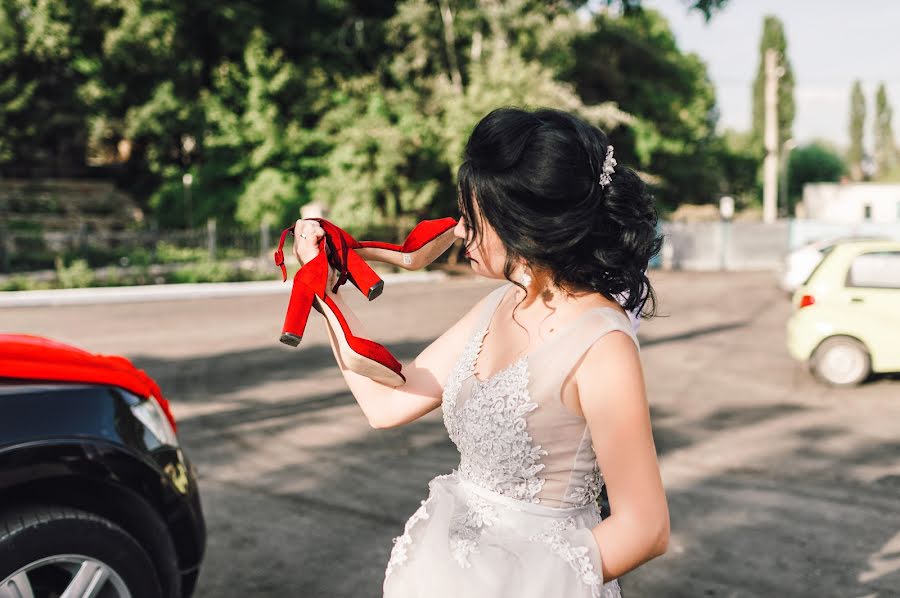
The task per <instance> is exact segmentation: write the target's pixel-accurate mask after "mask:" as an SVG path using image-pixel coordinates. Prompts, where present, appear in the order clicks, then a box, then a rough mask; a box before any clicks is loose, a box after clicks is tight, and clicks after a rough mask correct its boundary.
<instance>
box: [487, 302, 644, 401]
mask: <svg viewBox="0 0 900 598" xmlns="http://www.w3.org/2000/svg"><path fill="white" fill-rule="evenodd" d="M504 299H506V293H504V294H503V296H502V297H501V298H500V301H498V302H497V305H495V306H494V310H493V311H492V312H491V314H490V317H489V318H488V320H487V322H486V323H485V325H484V326H483V327H482V328H481V329H480V330H478V331H476V334H477V335H478V346H477V348H476V350H475V354H474V356H473V357H472V368H471V377H472V379H473V380H474V381H475V382H476V384H482V385H484V384H489V383H490V382H492V381H493V380H494V379H495V378H497V377H498V376H500V375H501V374H503V373H505V372H506V371H508V370H512V369H513V368H515V367H516V366H517V365H519V364H520V363H521V362H523V361H524V362H526V363H527V361H528V359H529V358H530V357H531V356H532V355H534V354H535V353H537V352H539V351H540V350H542V349H543V348H544V347H545V346H547V345H548V344H552V343H553V342H554V341H556V340H558V339H559V337H560V336H561V335H562V334H563V333H565V332H568V331H569V330H570V329H571V328H572V326H573V325H574V324H577V323H578V322H580V321H581V320H582V319H583V318H584V317H585V316H586V315H587V314H589V313H591V312H594V311H597V310H600V309H608V310H611V311H613V312H615V313H616V314H617V315H619V316H620V317H621V316H623V315H624V314H621V313H619V312H618V311H616V309H615V308H613V307H609V306H607V305H598V306H597V307H591V308H588V309H586V310H584V311H583V312H581V313H580V314H578V315H577V316H575V317H574V318H573V319H572V320H570V321H569V322H568V323H566V324H564V325H563V326H562V327H561V328H559V330H558V331H557V332H556V333H555V334H554V335H553V337H554V338H551V339H550V340H545V341H544V342H542V343H541V344H539V345H538V346H537V347H535V348H533V349H531V350H530V351H526V352H525V354H524V355H522V356H520V357H518V358H517V359H516V360H515V361H512V362H511V363H508V364H507V365H505V366H503V367H502V368H500V369H499V370H497V371H495V372H494V373H493V374H491V375H490V376H488V377H486V378H484V379H481V378H479V377H478V376H477V375H476V374H475V370H476V369H477V366H478V359H479V357H481V353H482V352H483V350H484V337H485V336H487V333H488V330H490V327H491V324H492V323H493V322H494V316H496V315H497V310H499V309H500V304H501V303H503V300H504ZM626 318H627V316H626Z"/></svg>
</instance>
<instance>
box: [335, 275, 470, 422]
mask: <svg viewBox="0 0 900 598" xmlns="http://www.w3.org/2000/svg"><path fill="white" fill-rule="evenodd" d="M328 295H329V297H331V298H332V300H334V302H335V303H336V304H337V306H338V308H339V309H340V310H341V312H342V313H343V314H344V317H345V318H346V320H347V323H348V324H349V326H350V329H351V330H352V331H353V333H354V334H355V335H356V336H360V337H363V338H370V337H369V336H368V333H367V332H366V327H365V325H364V323H363V322H361V321H360V320H359V318H358V317H357V316H356V314H354V313H353V311H352V310H351V309H350V308H349V307H348V306H347V304H346V303H344V301H343V300H342V299H341V297H340V296H339V293H331V292H330V289H329V291H328ZM483 302H484V298H482V299H481V300H480V301H478V303H476V305H475V306H474V307H473V308H472V309H470V310H469V311H468V313H466V314H465V315H464V316H463V317H462V318H460V319H459V321H457V322H456V323H455V324H454V325H453V326H451V327H450V329H448V330H447V331H446V332H444V333H443V334H442V335H441V336H439V337H438V338H437V339H436V340H435V341H434V342H432V343H431V344H430V345H428V346H427V347H426V348H425V349H424V350H423V351H422V352H421V353H419V355H418V356H417V357H416V358H415V359H413V360H412V362H410V363H408V364H405V365H404V366H403V375H404V376H405V377H406V383H405V384H403V385H402V386H399V387H397V388H391V387H390V386H387V385H384V384H381V383H379V382H375V381H374V380H372V379H370V378H367V377H365V376H362V375H360V374H357V373H356V372H353V371H351V370H348V369H347V368H346V367H344V365H343V363H342V362H341V359H340V353H339V350H338V345H337V339H336V337H335V336H334V331H333V330H331V328H330V327H328V326H326V328H327V330H328V335H329V340H330V342H331V348H332V351H333V352H334V356H335V359H336V360H337V363H338V367H340V369H341V373H343V374H344V379H345V380H346V381H347V386H349V387H350V392H351V393H353V397H354V398H355V399H356V402H357V403H359V406H360V407H361V408H362V410H363V413H364V414H365V416H366V419H368V421H369V425H371V426H372V427H373V428H391V427H395V426H400V425H403V424H406V423H409V422H411V421H414V420H416V419H418V418H420V417H422V416H423V415H425V414H426V413H428V412H430V411H432V410H433V409H435V408H436V407H438V406H439V405H440V404H441V398H442V395H443V392H444V389H443V385H444V382H445V381H446V380H447V377H448V376H449V375H450V370H451V368H452V367H453V364H454V362H455V361H456V359H457V358H458V356H459V354H460V352H461V351H462V350H463V348H464V346H465V343H466V342H467V341H468V339H469V336H470V335H471V333H472V328H473V327H474V325H475V320H476V317H477V314H478V313H479V311H480V309H481V306H482V304H483Z"/></svg>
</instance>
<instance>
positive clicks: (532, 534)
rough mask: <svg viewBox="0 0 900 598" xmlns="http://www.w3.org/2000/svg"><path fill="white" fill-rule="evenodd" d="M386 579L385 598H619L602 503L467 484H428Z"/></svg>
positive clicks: (454, 477)
mask: <svg viewBox="0 0 900 598" xmlns="http://www.w3.org/2000/svg"><path fill="white" fill-rule="evenodd" d="M429 490H430V492H429V495H428V498H427V499H425V500H423V501H422V504H421V506H420V507H419V509H418V510H417V511H416V512H415V513H413V515H412V516H411V517H410V518H409V520H408V521H407V523H406V526H405V529H404V533H403V534H402V535H401V536H399V537H397V538H395V539H394V547H393V549H392V551H391V558H390V561H389V562H388V566H387V570H386V572H385V579H384V596H385V598H426V597H427V598H451V597H452V598H461V597H468V596H473V597H479V598H506V597H509V598H546V597H548V596H565V597H566V598H581V597H584V598H618V597H619V596H620V595H621V594H620V592H619V585H618V583H617V582H615V581H613V582H611V583H608V584H605V585H604V584H603V583H602V569H601V567H600V551H599V549H598V547H597V543H596V541H595V539H594V536H593V534H592V533H591V529H592V528H593V527H594V526H596V525H597V523H599V521H600V516H599V509H598V508H597V507H596V506H595V505H587V506H584V507H577V508H554V507H549V506H545V505H540V504H533V503H528V502H525V501H521V500H516V499H514V498H510V497H508V496H503V495H500V494H497V493H495V492H493V491H491V490H488V489H485V488H483V487H481V486H477V485H475V484H473V483H471V482H469V481H468V480H464V479H461V478H460V477H459V476H458V474H457V473H456V472H454V473H452V474H448V475H442V476H438V477H436V478H435V479H433V480H432V481H431V482H430V483H429Z"/></svg>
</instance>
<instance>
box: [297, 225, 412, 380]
mask: <svg viewBox="0 0 900 598" xmlns="http://www.w3.org/2000/svg"><path fill="white" fill-rule="evenodd" d="M282 236H286V233H285V234H283V235H282ZM328 236H329V235H328V233H326V234H325V236H323V237H322V238H321V239H319V254H318V255H317V256H316V257H315V258H313V259H312V260H310V261H309V262H307V263H306V264H304V265H303V267H302V268H300V270H298V271H297V273H296V274H295V275H294V286H293V288H292V289H291V299H290V302H289V303H288V309H287V314H286V315H285V319H284V327H283V328H282V332H281V342H283V343H285V344H287V345H291V346H293V347H296V346H297V345H298V344H299V343H300V340H301V339H302V338H303V331H304V330H305V329H306V323H307V321H308V320H309V311H310V308H311V307H315V309H316V311H318V312H320V313H321V314H322V315H324V316H325V319H326V320H327V322H328V325H329V326H330V328H331V330H332V331H333V332H334V334H335V336H336V338H337V341H338V348H339V355H340V358H341V361H342V362H343V364H344V366H345V367H347V368H348V369H350V370H352V371H354V372H356V373H358V374H361V375H363V376H366V377H367V378H371V379H372V380H375V381H376V382H380V383H382V384H386V385H388V386H400V385H401V384H403V383H405V382H406V378H405V377H404V376H403V374H402V373H401V369H402V367H403V366H402V365H401V364H400V362H399V361H397V359H396V358H395V357H394V356H393V355H391V352H390V351H388V350H387V349H386V348H385V347H384V346H382V345H379V344H378V343H376V342H373V341H370V340H368V339H364V338H360V337H358V336H355V335H354V334H353V333H352V332H351V331H350V327H349V325H348V324H347V320H346V319H345V318H344V316H343V314H342V313H341V310H340V308H338V306H337V304H335V302H334V301H333V300H332V299H331V297H329V296H328V295H327V294H326V293H325V289H326V287H327V284H328V275H329V259H328V256H327V254H326V248H327V247H328V245H329V241H328ZM338 244H339V243H338ZM281 261H282V263H283V261H284V260H283V258H282V260H281ZM337 270H338V271H342V272H345V273H346V272H347V271H348V270H349V268H348V267H346V266H345V265H343V264H342V267H341V268H338V269H337ZM339 280H340V279H339ZM340 284H342V283H340V282H339V283H338V284H335V286H334V289H335V290H336V289H337V287H338V286H340ZM360 290H362V289H360ZM332 292H334V291H332Z"/></svg>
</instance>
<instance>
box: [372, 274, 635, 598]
mask: <svg viewBox="0 0 900 598" xmlns="http://www.w3.org/2000/svg"><path fill="white" fill-rule="evenodd" d="M511 288H513V285H512V284H509V283H508V284H505V285H503V286H501V287H499V288H497V289H496V290H494V291H493V292H491V294H490V295H489V296H488V297H489V299H488V301H487V302H486V304H485V309H484V312H483V313H482V314H481V317H480V320H479V322H478V324H477V325H476V326H475V331H474V334H473V335H472V337H471V339H470V340H469V342H468V344H467V345H466V347H465V349H464V350H463V352H462V354H461V355H460V357H459V359H458V361H457V363H456V365H455V367H454V369H453V371H452V372H451V374H450V376H449V378H448V379H447V381H446V384H445V386H444V394H443V404H442V410H443V415H444V423H445V425H446V427H447V431H448V432H449V434H450V438H451V439H452V440H453V442H454V443H455V444H456V447H457V448H458V449H459V453H460V463H459V466H458V468H457V469H455V470H453V472H452V473H450V474H447V475H439V476H437V477H436V478H434V479H433V480H431V482H429V490H430V492H429V494H428V497H427V498H426V499H425V500H423V501H422V504H421V506H420V507H419V509H418V510H417V511H416V512H415V513H413V515H412V516H411V517H410V518H409V520H408V521H407V523H406V526H405V529H404V530H403V534H402V535H401V536H399V537H397V538H394V546H393V549H392V551H391V557H390V560H389V562H388V565H387V570H386V571H385V578H384V596H385V598H413V597H415V598H426V597H427V598H451V597H452V598H467V597H470V596H471V597H473V598H501V597H502V598H507V597H508V598H549V597H554V598H556V597H565V598H580V597H585V598H588V597H590V598H598V597H602V598H615V597H618V596H620V592H619V585H618V583H617V582H615V581H613V582H610V583H607V584H604V583H603V580H602V569H601V568H600V551H599V549H598V546H597V542H596V540H595V539H594V536H593V534H592V533H591V528H593V527H595V526H596V525H597V524H598V523H599V522H600V509H599V507H598V506H597V497H598V495H599V494H600V489H601V488H602V486H603V477H602V476H601V473H600V470H599V467H598V465H597V461H596V458H595V455H594V451H593V447H592V445H591V434H590V431H589V429H588V427H587V425H586V423H585V420H584V419H583V418H581V417H579V416H577V415H575V414H574V413H572V412H571V411H569V410H568V409H567V408H566V407H565V406H564V405H563V404H562V402H561V399H560V389H561V387H562V385H563V382H564V380H565V378H566V377H567V375H568V374H569V373H570V372H571V370H572V368H573V367H574V366H575V364H576V363H578V361H579V360H580V359H581V357H582V356H583V355H584V353H585V352H586V351H587V350H588V348H589V347H590V346H591V345H592V344H593V343H594V342H595V341H596V340H597V339H599V338H600V337H601V336H603V335H604V334H606V333H607V332H610V331H612V330H622V331H623V332H625V333H627V334H628V335H629V336H630V337H631V338H632V339H633V340H634V342H635V343H636V344H637V342H638V341H637V338H636V337H635V335H634V332H633V330H632V324H631V322H630V321H629V319H628V317H627V316H625V315H624V314H622V313H621V312H618V311H617V310H615V309H612V308H608V307H599V308H594V309H590V310H588V311H586V312H584V313H583V314H580V315H579V316H578V317H577V318H576V319H575V320H574V321H572V322H570V323H569V324H568V325H566V326H564V327H563V328H562V329H560V330H558V331H557V332H556V333H554V334H553V335H552V336H551V337H550V338H549V339H547V340H546V341H544V342H543V343H542V344H541V345H539V346H538V347H537V348H536V349H534V350H532V351H531V352H530V353H528V354H526V355H524V356H523V357H521V358H520V359H519V360H518V361H516V362H515V363H512V364H510V365H509V366H507V367H506V368H504V369H503V370H501V371H499V372H497V373H496V374H494V375H492V376H491V377H490V378H488V379H486V380H483V381H482V380H479V379H478V378H476V377H475V375H474V370H475V362H476V360H477V357H478V354H479V352H480V350H481V344H482V341H483V339H484V336H485V335H486V334H487V330H488V327H489V324H490V321H491V318H492V316H493V314H494V312H495V311H496V309H497V306H498V305H499V304H500V302H501V300H502V298H503V296H504V295H505V294H506V293H507V292H509V291H510V289H511Z"/></svg>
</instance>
